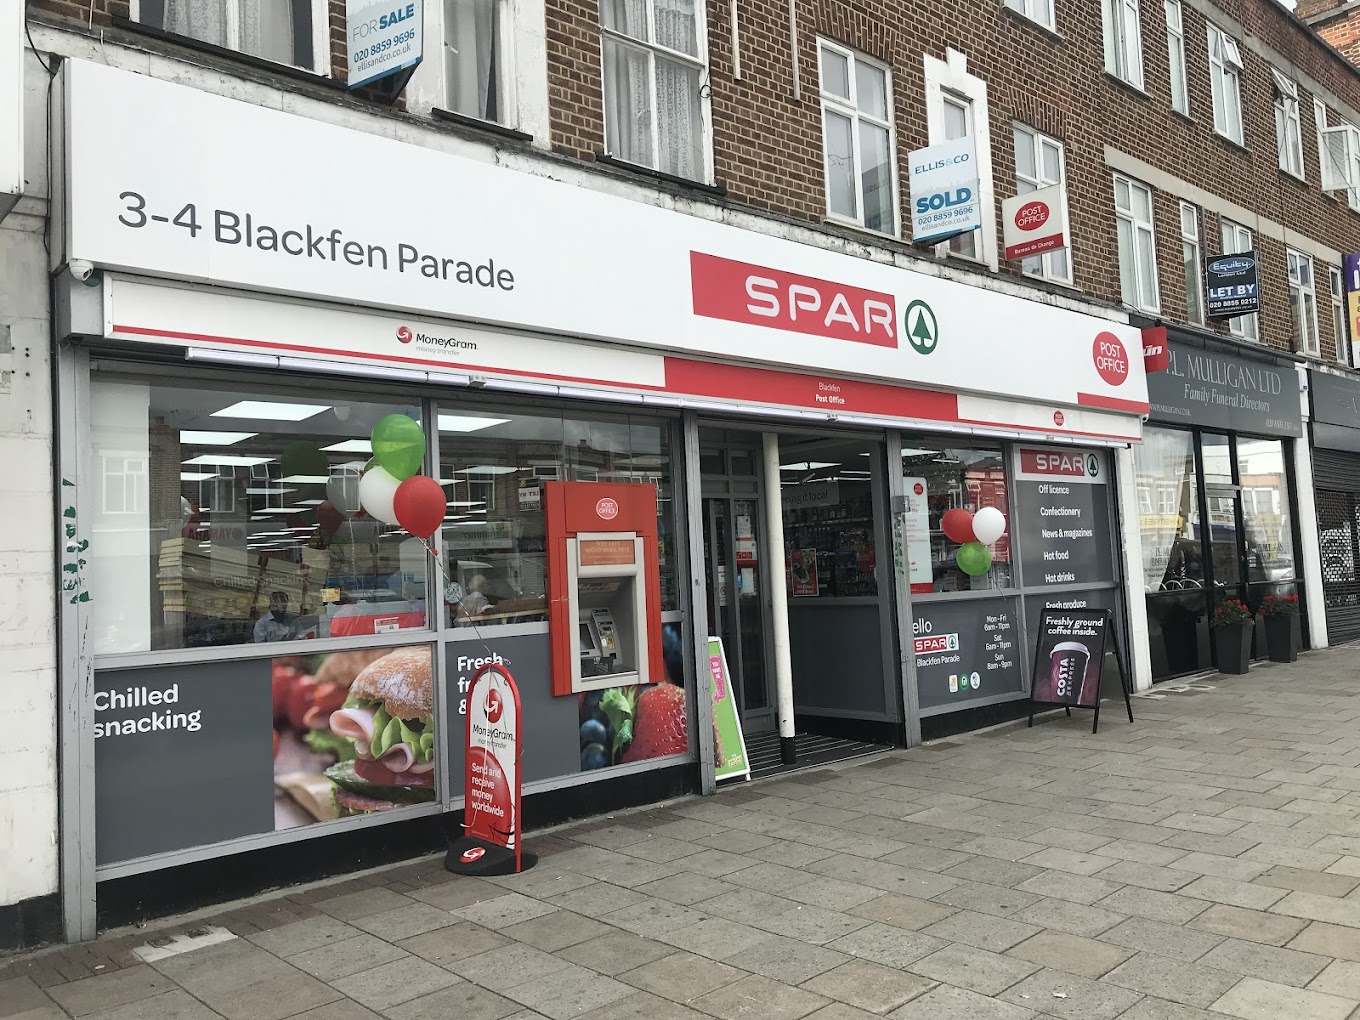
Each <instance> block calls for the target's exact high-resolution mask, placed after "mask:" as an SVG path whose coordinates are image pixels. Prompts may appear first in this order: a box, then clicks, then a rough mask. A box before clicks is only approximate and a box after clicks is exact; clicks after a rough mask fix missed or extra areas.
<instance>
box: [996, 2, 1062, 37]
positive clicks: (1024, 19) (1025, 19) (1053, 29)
mask: <svg viewBox="0 0 1360 1020" xmlns="http://www.w3.org/2000/svg"><path fill="white" fill-rule="evenodd" d="M1001 12H1002V17H1009V18H1014V19H1015V20H1016V21H1017V22H1019V23H1020V24H1021V25H1024V26H1025V27H1026V28H1037V29H1038V30H1039V31H1041V32H1043V33H1044V34H1045V35H1048V36H1052V37H1053V39H1054V41H1055V42H1064V41H1065V40H1064V39H1063V37H1062V36H1061V35H1059V34H1058V29H1057V26H1056V25H1051V26H1050V25H1045V24H1044V23H1043V22H1042V21H1035V20H1034V19H1033V18H1031V17H1030V16H1029V15H1027V14H1021V13H1020V12H1019V11H1017V10H1016V9H1015V8H1014V7H1009V6H1007V5H1005V4H1002V6H1001ZM1053 20H1054V21H1055V22H1056V21H1057V15H1056V14H1055V15H1054V18H1053Z"/></svg>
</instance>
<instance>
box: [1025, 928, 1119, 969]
mask: <svg viewBox="0 0 1360 1020" xmlns="http://www.w3.org/2000/svg"><path fill="white" fill-rule="evenodd" d="M1133 953H1134V951H1133V950H1132V949H1125V948H1123V947H1121V946H1115V945H1111V944H1110V943H1108V942H1098V941H1096V940H1094V939H1086V938H1081V937H1080V936H1077V935H1067V934H1064V933H1063V932H1055V931H1042V932H1039V933H1038V934H1037V935H1034V936H1033V937H1031V938H1029V939H1026V940H1025V941H1024V942H1021V943H1020V944H1019V945H1017V946H1013V947H1012V948H1011V949H1009V950H1008V951H1007V953H1006V955H1007V956H1014V957H1015V958H1016V959H1017V960H1025V961H1027V962H1028V963H1037V964H1038V965H1039V966H1041V967H1048V968H1051V969H1053V970H1060V971H1065V972H1066V973H1069V974H1078V975H1080V976H1082V977H1087V978H1098V977H1100V976H1101V975H1103V974H1107V973H1109V972H1110V971H1112V970H1114V968H1115V967H1118V966H1119V965H1120V964H1121V963H1123V962H1124V961H1125V960H1127V959H1128V958H1129V957H1131V956H1132V955H1133Z"/></svg>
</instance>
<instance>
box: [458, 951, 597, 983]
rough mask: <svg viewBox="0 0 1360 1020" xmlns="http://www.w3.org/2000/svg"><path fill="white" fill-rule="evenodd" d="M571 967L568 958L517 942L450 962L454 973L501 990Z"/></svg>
mask: <svg viewBox="0 0 1360 1020" xmlns="http://www.w3.org/2000/svg"><path fill="white" fill-rule="evenodd" d="M570 966H571V963H570V962H569V961H567V960H563V959H559V958H558V957H556V956H553V955H552V954H551V953H545V952H543V951H542V950H540V949H534V948H533V947H532V946H525V945H520V944H518V943H512V944H510V945H506V946H502V947H501V948H499V949H493V950H491V951H490V952H487V953H482V954H480V955H478V956H469V957H467V958H466V959H463V960H455V961H454V962H452V963H450V964H448V968H449V969H450V970H451V971H453V972H454V973H455V974H458V975H459V976H461V977H464V978H466V979H467V980H469V981H472V982H474V983H476V984H479V985H481V986H482V987H483V988H489V989H491V990H492V991H493V992H502V993H503V992H506V991H508V990H509V989H511V988H513V987H514V986H515V985H517V984H523V983H524V982H526V981H534V980H537V979H538V978H541V977H544V976H546V975H548V974H556V973H557V972H558V971H560V970H566V969H567V968H568V967H570Z"/></svg>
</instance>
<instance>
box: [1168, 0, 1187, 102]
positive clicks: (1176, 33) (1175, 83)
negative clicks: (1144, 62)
mask: <svg viewBox="0 0 1360 1020" xmlns="http://www.w3.org/2000/svg"><path fill="white" fill-rule="evenodd" d="M1166 52H1167V56H1168V57H1169V58H1170V67H1171V109H1173V110H1175V111H1176V112H1177V113H1184V114H1186V115H1188V114H1189V113H1190V91H1189V89H1188V88H1187V87H1186V84H1185V22H1184V21H1183V20H1182V18H1181V0H1166Z"/></svg>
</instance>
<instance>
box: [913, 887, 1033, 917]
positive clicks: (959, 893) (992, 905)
mask: <svg viewBox="0 0 1360 1020" xmlns="http://www.w3.org/2000/svg"><path fill="white" fill-rule="evenodd" d="M931 899H932V900H934V901H935V902H936V903H945V904H948V905H949V906H951V907H959V908H960V909H964V910H976V911H977V912H978V913H982V914H995V915H996V916H998V917H1006V916H1008V915H1010V914H1013V913H1015V912H1016V911H1017V910H1023V909H1024V908H1025V907H1028V906H1030V905H1032V904H1034V903H1036V902H1038V900H1039V894H1038V893H1032V892H1029V891H1027V890H1024V889H1007V888H1006V887H1005V886H999V885H986V884H984V883H982V882H965V883H964V884H962V885H958V886H955V887H954V888H953V889H946V890H945V891H944V892H942V893H937V894H936V895H934V896H932V897H931Z"/></svg>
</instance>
